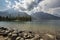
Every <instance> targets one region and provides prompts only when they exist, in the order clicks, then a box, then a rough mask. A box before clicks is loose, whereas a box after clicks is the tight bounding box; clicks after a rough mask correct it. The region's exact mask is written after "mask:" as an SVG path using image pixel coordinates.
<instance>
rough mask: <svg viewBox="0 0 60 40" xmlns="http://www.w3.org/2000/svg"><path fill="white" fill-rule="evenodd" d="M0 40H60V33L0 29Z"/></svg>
mask: <svg viewBox="0 0 60 40" xmlns="http://www.w3.org/2000/svg"><path fill="white" fill-rule="evenodd" d="M0 40H60V32H57V33H56V34H54V33H45V32H43V33H36V32H33V31H18V30H14V29H8V28H4V27H0Z"/></svg>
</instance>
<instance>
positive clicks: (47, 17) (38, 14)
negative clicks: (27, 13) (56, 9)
mask: <svg viewBox="0 0 60 40" xmlns="http://www.w3.org/2000/svg"><path fill="white" fill-rule="evenodd" d="M31 16H32V19H33V20H57V19H60V17H57V16H54V15H51V14H48V13H44V12H36V13H33V14H31Z"/></svg>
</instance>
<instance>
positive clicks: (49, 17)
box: [0, 10, 60, 20]
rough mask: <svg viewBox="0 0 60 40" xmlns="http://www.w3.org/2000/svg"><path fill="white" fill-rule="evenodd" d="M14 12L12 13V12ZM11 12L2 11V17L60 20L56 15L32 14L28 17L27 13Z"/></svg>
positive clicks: (0, 13) (0, 14)
mask: <svg viewBox="0 0 60 40" xmlns="http://www.w3.org/2000/svg"><path fill="white" fill-rule="evenodd" d="M11 11H12V12H11ZM11 11H4V12H2V11H0V16H4V17H6V16H8V17H16V16H18V17H23V16H25V17H29V16H31V18H32V20H53V19H54V20H57V19H60V17H57V16H54V15H51V14H48V13H44V12H35V13H32V14H31V15H28V14H27V13H25V12H18V11H14V10H11Z"/></svg>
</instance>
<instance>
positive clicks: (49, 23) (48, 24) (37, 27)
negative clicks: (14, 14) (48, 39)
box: [0, 20, 60, 31]
mask: <svg viewBox="0 0 60 40" xmlns="http://www.w3.org/2000/svg"><path fill="white" fill-rule="evenodd" d="M0 26H1V27H7V28H15V29H18V30H32V31H41V30H49V31H55V30H60V20H45V21H31V22H29V21H28V22H20V21H0Z"/></svg>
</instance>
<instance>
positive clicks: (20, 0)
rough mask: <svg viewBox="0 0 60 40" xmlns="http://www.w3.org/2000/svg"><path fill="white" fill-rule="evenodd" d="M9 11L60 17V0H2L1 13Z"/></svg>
mask: <svg viewBox="0 0 60 40" xmlns="http://www.w3.org/2000/svg"><path fill="white" fill-rule="evenodd" d="M9 9H11V10H12V9H14V10H17V11H19V12H26V13H27V14H32V13H35V12H45V13H49V14H52V15H55V16H59V17H60V0H0V11H5V10H9Z"/></svg>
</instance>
